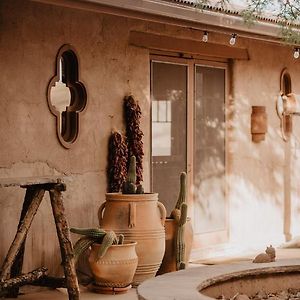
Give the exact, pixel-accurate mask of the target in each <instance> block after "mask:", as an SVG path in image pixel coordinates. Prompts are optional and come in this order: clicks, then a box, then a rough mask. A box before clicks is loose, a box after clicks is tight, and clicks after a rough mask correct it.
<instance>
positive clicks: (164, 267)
mask: <svg viewBox="0 0 300 300" xmlns="http://www.w3.org/2000/svg"><path fill="white" fill-rule="evenodd" d="M165 230H166V251H165V254H164V257H163V261H162V264H161V266H160V268H159V270H158V272H157V274H158V275H161V274H164V273H168V272H174V271H178V270H177V267H176V246H175V245H176V234H177V230H178V223H177V222H176V221H175V220H174V219H171V218H167V219H166V222H165ZM193 236H194V234H193V227H192V222H191V218H189V217H188V218H187V222H186V224H185V225H184V244H185V260H184V262H185V266H186V267H188V264H189V260H190V255H191V251H192V244H193Z"/></svg>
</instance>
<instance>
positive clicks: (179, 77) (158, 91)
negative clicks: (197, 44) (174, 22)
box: [151, 61, 187, 213]
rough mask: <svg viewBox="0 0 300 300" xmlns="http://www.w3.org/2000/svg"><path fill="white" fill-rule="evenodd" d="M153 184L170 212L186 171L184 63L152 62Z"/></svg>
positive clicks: (185, 69)
mask: <svg viewBox="0 0 300 300" xmlns="http://www.w3.org/2000/svg"><path fill="white" fill-rule="evenodd" d="M151 90H152V186H153V190H154V191H155V192H158V193H159V199H160V201H161V202H163V203H164V205H165V206H166V209H167V212H168V213H170V212H171V211H172V209H173V208H174V203H176V199H177V196H178V189H179V176H180V173H181V172H182V171H186V156H187V152H186V149H187V138H186V124H187V119H186V116H187V114H186V110H187V66H186V65H180V64H173V63H164V62H156V61H153V62H152V84H151Z"/></svg>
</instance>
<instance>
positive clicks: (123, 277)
mask: <svg viewBox="0 0 300 300" xmlns="http://www.w3.org/2000/svg"><path fill="white" fill-rule="evenodd" d="M136 244H137V243H136V242H129V243H124V244H122V245H112V246H110V247H109V248H108V249H107V252H106V253H105V255H104V256H103V257H102V258H100V259H99V260H98V261H97V259H96V258H97V253H98V250H99V247H100V246H101V245H100V244H97V243H95V244H93V245H92V249H91V252H90V255H89V259H88V260H89V265H90V268H91V271H92V274H93V276H94V279H95V282H96V285H97V286H99V287H110V288H123V287H128V286H129V285H130V284H131V283H132V280H133V276H134V273H135V270H136V267H137V264H138V257H137V255H136V251H135V247H136ZM100 292H101V290H100Z"/></svg>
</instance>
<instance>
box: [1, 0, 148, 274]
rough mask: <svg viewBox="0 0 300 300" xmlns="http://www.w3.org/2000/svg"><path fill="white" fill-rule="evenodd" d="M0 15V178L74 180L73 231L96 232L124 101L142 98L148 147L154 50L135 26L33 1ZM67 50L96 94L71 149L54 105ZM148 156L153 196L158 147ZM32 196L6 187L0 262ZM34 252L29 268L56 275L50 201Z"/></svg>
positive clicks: (70, 200)
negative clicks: (60, 55) (138, 43)
mask: <svg viewBox="0 0 300 300" xmlns="http://www.w3.org/2000/svg"><path fill="white" fill-rule="evenodd" d="M16 7H17V9H16ZM0 13H1V16H0V19H1V42H0V57H1V74H0V85H1V88H0V99H1V112H0V114H1V117H0V127H1V131H0V140H1V155H0V177H23V176H44V175H51V174H54V175H66V176H68V177H69V179H70V182H67V191H66V192H65V196H64V199H65V206H66V213H67V215H68V219H69V224H70V225H71V226H80V227H89V226H97V225H98V219H97V210H98V207H99V206H100V204H101V203H102V202H103V201H104V200H105V195H104V194H105V191H106V163H107V142H108V137H109V135H110V133H111V131H112V129H114V128H116V129H119V130H124V126H123V114H122V104H123V97H124V96H125V95H127V94H130V93H133V95H134V96H135V98H136V99H137V100H139V103H140V106H141V109H142V111H143V118H142V129H143V131H144V140H145V141H148V140H149V124H148V122H149V93H150V88H149V85H150V77H149V57H148V55H147V51H146V50H144V49H138V48H134V47H129V46H128V44H127V39H128V34H129V28H130V27H134V26H136V25H135V24H134V22H133V24H131V22H130V21H129V20H127V19H124V18H117V17H112V16H104V15H101V14H96V13H91V12H84V11H80V10H68V9H65V8H59V7H55V6H49V5H44V4H38V3H34V2H30V1H10V0H7V1H1V9H0ZM66 43H68V44H71V45H73V46H74V48H75V49H76V51H77V54H78V58H79V64H80V73H79V78H80V80H81V81H82V82H83V83H84V85H85V88H86V90H87V96H88V104H87V108H86V110H85V112H84V113H83V114H82V116H81V130H80V133H79V137H78V140H77V142H76V144H75V145H74V146H73V147H72V148H71V149H69V150H67V149H65V148H63V147H62V146H61V145H60V143H59V142H58V139H57V138H56V126H55V122H56V120H55V117H54V115H52V114H51V112H50V110H49V108H48V104H47V99H46V92H47V86H48V83H49V81H50V79H51V78H52V77H53V76H54V72H55V69H54V65H55V57H56V54H57V51H58V49H59V48H60V47H61V46H62V45H63V44H66ZM146 145H147V143H146ZM144 151H145V158H144V172H145V189H146V190H149V176H147V175H148V174H149V148H148V147H145V149H144ZM23 193H24V190H22V189H20V188H5V189H1V193H0V236H1V243H0V263H1V262H2V261H3V259H4V256H5V254H6V251H7V249H8V247H9V245H10V242H11V240H12V238H13V236H14V233H15V229H16V226H17V222H18V219H19V213H20V210H21V205H22V200H23ZM47 198H48V196H47ZM45 200H46V199H45ZM27 248H28V249H27V252H26V258H25V269H27V268H28V269H32V267H36V266H40V265H46V266H48V267H50V269H52V270H55V271H57V268H59V265H60V255H59V252H58V244H57V238H56V235H55V226H54V223H53V217H52V214H51V206H50V203H49V201H43V203H42V208H41V210H40V211H39V212H38V214H37V216H36V219H35V220H34V224H33V230H31V233H30V235H29V237H28V241H27Z"/></svg>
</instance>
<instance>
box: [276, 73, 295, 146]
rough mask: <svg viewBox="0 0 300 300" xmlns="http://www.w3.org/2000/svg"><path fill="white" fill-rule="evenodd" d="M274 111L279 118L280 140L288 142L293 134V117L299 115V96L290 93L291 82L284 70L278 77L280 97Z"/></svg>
mask: <svg viewBox="0 0 300 300" xmlns="http://www.w3.org/2000/svg"><path fill="white" fill-rule="evenodd" d="M276 110H277V114H278V116H279V118H280V127H281V135H282V138H283V140H284V141H285V142H288V141H289V139H290V136H291V134H292V132H293V116H299V115H300V96H298V95H295V94H294V93H292V80H291V76H290V74H289V72H288V71H287V69H286V68H285V69H283V70H282V72H281V76H280V96H279V97H278V99H277V102H276Z"/></svg>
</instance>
